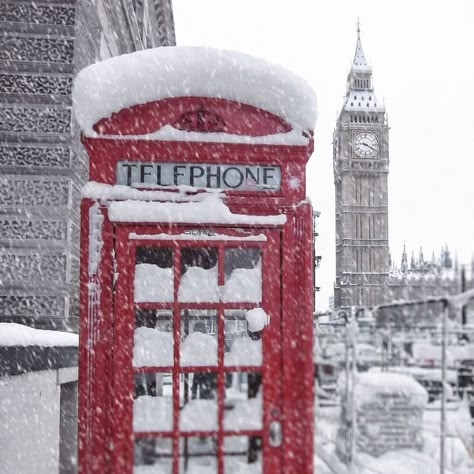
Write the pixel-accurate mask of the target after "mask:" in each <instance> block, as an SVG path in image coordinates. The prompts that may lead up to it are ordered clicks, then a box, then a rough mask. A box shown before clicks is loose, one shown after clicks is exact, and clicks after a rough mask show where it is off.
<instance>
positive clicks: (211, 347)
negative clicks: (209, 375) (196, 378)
mask: <svg viewBox="0 0 474 474" xmlns="http://www.w3.org/2000/svg"><path fill="white" fill-rule="evenodd" d="M180 362H181V365H182V366H183V367H186V366H204V365H217V341H216V339H215V338H214V337H213V336H211V335H210V334H203V333H201V332H197V331H195V332H193V333H191V334H189V335H188V336H186V339H185V340H184V341H183V342H182V344H181V361H180Z"/></svg>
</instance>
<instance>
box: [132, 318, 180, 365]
mask: <svg viewBox="0 0 474 474" xmlns="http://www.w3.org/2000/svg"><path fill="white" fill-rule="evenodd" d="M172 365H173V334H172V333H171V332H164V331H159V330H158V329H153V328H146V327H140V328H137V329H135V333H134V346H133V366H134V367H152V366H154V367H171V366H172Z"/></svg>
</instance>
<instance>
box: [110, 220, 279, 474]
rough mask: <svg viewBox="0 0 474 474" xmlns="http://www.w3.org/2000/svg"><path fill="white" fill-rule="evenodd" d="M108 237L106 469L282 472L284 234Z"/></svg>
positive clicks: (147, 231) (155, 231)
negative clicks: (111, 272) (111, 245)
mask: <svg viewBox="0 0 474 474" xmlns="http://www.w3.org/2000/svg"><path fill="white" fill-rule="evenodd" d="M170 229H171V230H170ZM115 235H116V243H115V258H116V269H115V272H116V273H115V274H116V282H115V290H114V294H115V297H114V347H113V370H114V374H113V380H114V382H113V403H112V414H111V420H112V441H113V448H112V449H111V458H112V459H111V461H112V466H113V472H120V473H132V472H133V473H136V474H139V473H148V472H159V473H170V474H184V473H187V474H188V473H189V474H191V473H196V474H198V473H206V474H212V473H216V474H224V473H225V474H234V473H235V474H237V473H241V472H245V473H252V474H253V473H255V474H257V473H258V474H260V473H263V474H275V473H278V472H280V471H281V458H282V455H281V454H282V453H281V447H282V446H283V440H282V438H283V430H282V413H281V397H282V387H281V380H282V379H281V372H282V361H281V343H280V326H281V322H280V301H281V296H280V292H281V288H280V281H281V278H280V265H281V263H280V231H278V230H274V229H266V230H263V229H262V230H259V231H256V230H255V229H251V230H248V231H246V230H243V229H239V230H237V229H229V228H213V229H207V228H206V229H197V230H196V229H191V230H190V229H186V228H182V229H180V228H177V227H172V228H170V227H166V228H162V229H160V228H158V227H156V226H155V227H147V226H134V227H132V226H120V225H119V226H117V228H116V234H115Z"/></svg>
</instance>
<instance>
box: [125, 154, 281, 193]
mask: <svg viewBox="0 0 474 474" xmlns="http://www.w3.org/2000/svg"><path fill="white" fill-rule="evenodd" d="M117 184H122V185H125V186H132V187H135V188H139V187H147V186H149V187H153V186H181V185H186V186H192V187H196V188H218V189H232V190H236V191H280V184H281V176H280V167H279V166H257V165H254V166H252V165H234V164H232V165H230V164H218V165H216V164H209V163H207V164H203V163H193V164H188V163H153V162H129V161H119V162H118V163H117Z"/></svg>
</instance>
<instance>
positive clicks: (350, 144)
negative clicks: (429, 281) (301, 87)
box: [333, 34, 390, 308]
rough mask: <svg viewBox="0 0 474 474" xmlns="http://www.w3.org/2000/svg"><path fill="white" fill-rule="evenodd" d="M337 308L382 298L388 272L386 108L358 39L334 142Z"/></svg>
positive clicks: (335, 299) (363, 303)
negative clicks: (377, 95)
mask: <svg viewBox="0 0 474 474" xmlns="http://www.w3.org/2000/svg"><path fill="white" fill-rule="evenodd" d="M333 146H334V149H333V158H334V163H333V164H334V183H335V188H336V282H335V292H334V305H335V307H336V308H341V307H351V306H362V305H372V304H376V303H377V302H380V301H382V300H383V299H384V293H385V292H386V286H385V284H386V281H387V278H388V275H389V270H390V256H389V246H388V195H387V177H388V168H389V148H388V125H387V120H386V115H385V107H384V106H383V104H381V103H380V101H379V100H378V99H377V97H376V96H375V93H374V88H373V84H372V69H371V67H370V66H369V64H368V63H367V61H366V59H365V56H364V52H363V50H362V45H361V41H360V35H359V34H358V37H357V46H356V52H355V56H354V61H353V63H352V67H351V70H350V72H349V75H348V77H347V90H346V97H345V101H344V106H343V108H342V110H341V113H340V114H339V118H338V120H337V124H336V129H335V131H334V139H333Z"/></svg>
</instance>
